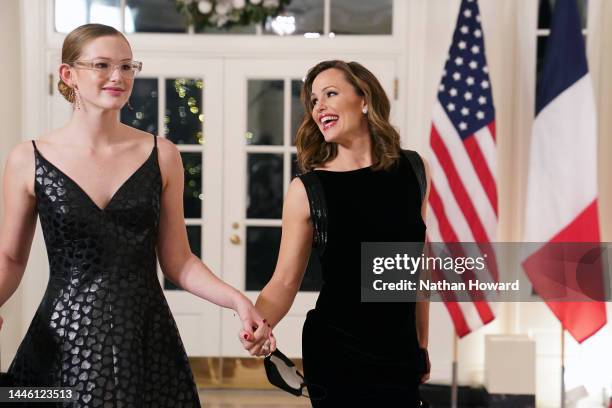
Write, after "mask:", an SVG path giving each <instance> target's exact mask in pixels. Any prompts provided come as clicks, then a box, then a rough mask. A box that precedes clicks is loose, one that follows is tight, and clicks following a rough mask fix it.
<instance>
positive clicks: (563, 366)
mask: <svg viewBox="0 0 612 408" xmlns="http://www.w3.org/2000/svg"><path fill="white" fill-rule="evenodd" d="M561 408H565V328H564V327H563V324H561Z"/></svg>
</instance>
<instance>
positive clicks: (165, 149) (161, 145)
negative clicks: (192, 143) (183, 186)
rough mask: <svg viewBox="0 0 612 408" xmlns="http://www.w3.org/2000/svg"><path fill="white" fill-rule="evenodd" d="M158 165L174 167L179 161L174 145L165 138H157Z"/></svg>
mask: <svg viewBox="0 0 612 408" xmlns="http://www.w3.org/2000/svg"><path fill="white" fill-rule="evenodd" d="M157 149H158V152H159V162H160V165H161V164H162V163H163V164H165V165H173V164H174V165H176V164H177V162H179V161H180V157H181V155H180V152H179V150H178V148H177V147H176V145H175V144H174V143H172V142H171V141H170V140H168V139H166V138H165V137H158V138H157Z"/></svg>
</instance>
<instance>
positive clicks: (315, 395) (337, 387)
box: [300, 151, 426, 408]
mask: <svg viewBox="0 0 612 408" xmlns="http://www.w3.org/2000/svg"><path fill="white" fill-rule="evenodd" d="M403 153H404V154H403V155H402V156H400V158H399V159H398V162H397V163H396V166H395V167H393V168H392V169H391V170H388V171H373V170H372V169H371V167H366V168H362V169H357V170H353V171H345V172H334V171H324V170H314V171H311V172H309V173H306V174H303V175H301V176H300V178H301V180H302V182H303V183H304V186H305V188H306V192H307V194H308V200H309V204H310V211H311V219H312V222H313V229H314V249H315V250H314V251H313V255H312V256H317V257H319V259H320V263H321V267H322V276H323V286H322V289H321V292H320V294H319V298H318V299H317V303H316V307H315V309H313V310H311V311H309V312H308V315H307V318H306V322H305V323H304V328H303V333H302V356H303V363H304V375H305V379H306V382H307V384H308V391H309V394H310V396H311V399H312V404H313V407H345V406H346V407H349V406H350V407H411V408H412V407H415V406H419V402H418V401H419V398H420V397H419V391H418V385H419V375H418V366H417V353H418V341H417V333H416V325H415V304H414V303H362V302H361V297H360V295H361V294H360V276H361V275H360V253H361V242H376V241H398V242H401V241H404V242H423V241H424V240H425V229H426V228H425V224H424V222H423V219H422V217H421V200H422V190H423V188H422V187H421V185H420V181H421V182H422V180H423V179H424V177H422V176H423V175H424V170H423V163H422V161H421V159H420V156H418V154H417V153H416V152H413V151H404V152H403ZM415 163H417V167H415ZM419 169H420V171H419ZM415 170H416V171H415ZM418 173H420V176H421V178H420V179H419V177H417V174H418ZM424 185H425V184H424Z"/></svg>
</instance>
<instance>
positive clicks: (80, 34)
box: [57, 24, 127, 103]
mask: <svg viewBox="0 0 612 408" xmlns="http://www.w3.org/2000/svg"><path fill="white" fill-rule="evenodd" d="M112 35H119V36H121V37H122V38H123V39H125V41H126V42H127V39H126V38H125V36H124V35H123V34H122V33H121V32H120V31H118V30H117V29H115V28H114V27H111V26H107V25H104V24H85V25H82V26H79V27H77V28H75V29H74V30H72V31H71V32H70V33H68V35H67V36H66V38H65V39H64V44H63V45H62V63H63V64H72V63H73V62H74V61H76V60H77V59H79V57H80V56H81V52H82V51H83V47H85V46H86V45H87V44H88V43H89V42H90V41H93V40H95V39H96V38H100V37H106V36H112ZM57 89H58V90H59V92H60V94H62V96H63V97H64V98H65V99H66V100H67V101H68V102H70V103H74V89H73V88H71V87H70V86H68V85H67V84H66V83H65V82H64V81H63V80H62V78H60V80H59V81H58V83H57Z"/></svg>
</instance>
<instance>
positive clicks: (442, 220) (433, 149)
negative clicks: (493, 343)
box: [427, 0, 497, 337]
mask: <svg viewBox="0 0 612 408" xmlns="http://www.w3.org/2000/svg"><path fill="white" fill-rule="evenodd" d="M480 20H481V17H480V12H479V8H478V2H477V1H476V0H462V2H461V7H460V9H459V17H458V18H457V26H456V28H455V32H454V34H453V42H452V44H451V47H450V50H449V55H448V59H447V60H446V63H445V65H444V72H443V74H442V81H441V83H440V86H439V88H438V96H437V99H436V103H435V106H434V110H433V123H432V126H431V135H430V142H429V152H428V158H429V162H430V173H431V189H430V194H429V202H428V204H429V207H428V211H427V234H428V240H429V241H431V242H478V243H480V244H479V245H483V246H488V243H490V242H494V241H496V239H497V185H496V165H497V164H496V163H497V161H496V154H497V148H496V141H495V108H494V106H493V95H492V92H491V81H490V79H489V70H488V67H487V60H486V57H485V47H484V39H483V31H482V26H481V23H480ZM487 252H489V251H487ZM489 261H490V264H489V271H488V272H486V273H487V274H488V276H484V277H483V276H479V277H478V279H484V280H488V281H491V280H496V275H497V273H496V261H495V259H494V257H493V258H492V259H491V258H489ZM447 295H448V294H447ZM444 299H445V305H446V308H447V309H448V311H449V313H450V316H451V319H452V320H453V323H454V326H455V331H456V333H457V335H458V336H459V337H463V336H465V335H466V334H468V333H470V332H471V331H473V330H475V329H477V328H478V327H480V326H482V325H484V324H486V323H489V322H490V321H492V320H493V319H494V318H495V313H494V311H493V308H492V305H491V304H490V303H489V302H487V301H483V300H479V301H473V302H461V303H459V302H454V301H452V294H451V295H450V298H449V297H448V296H446V297H444Z"/></svg>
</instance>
